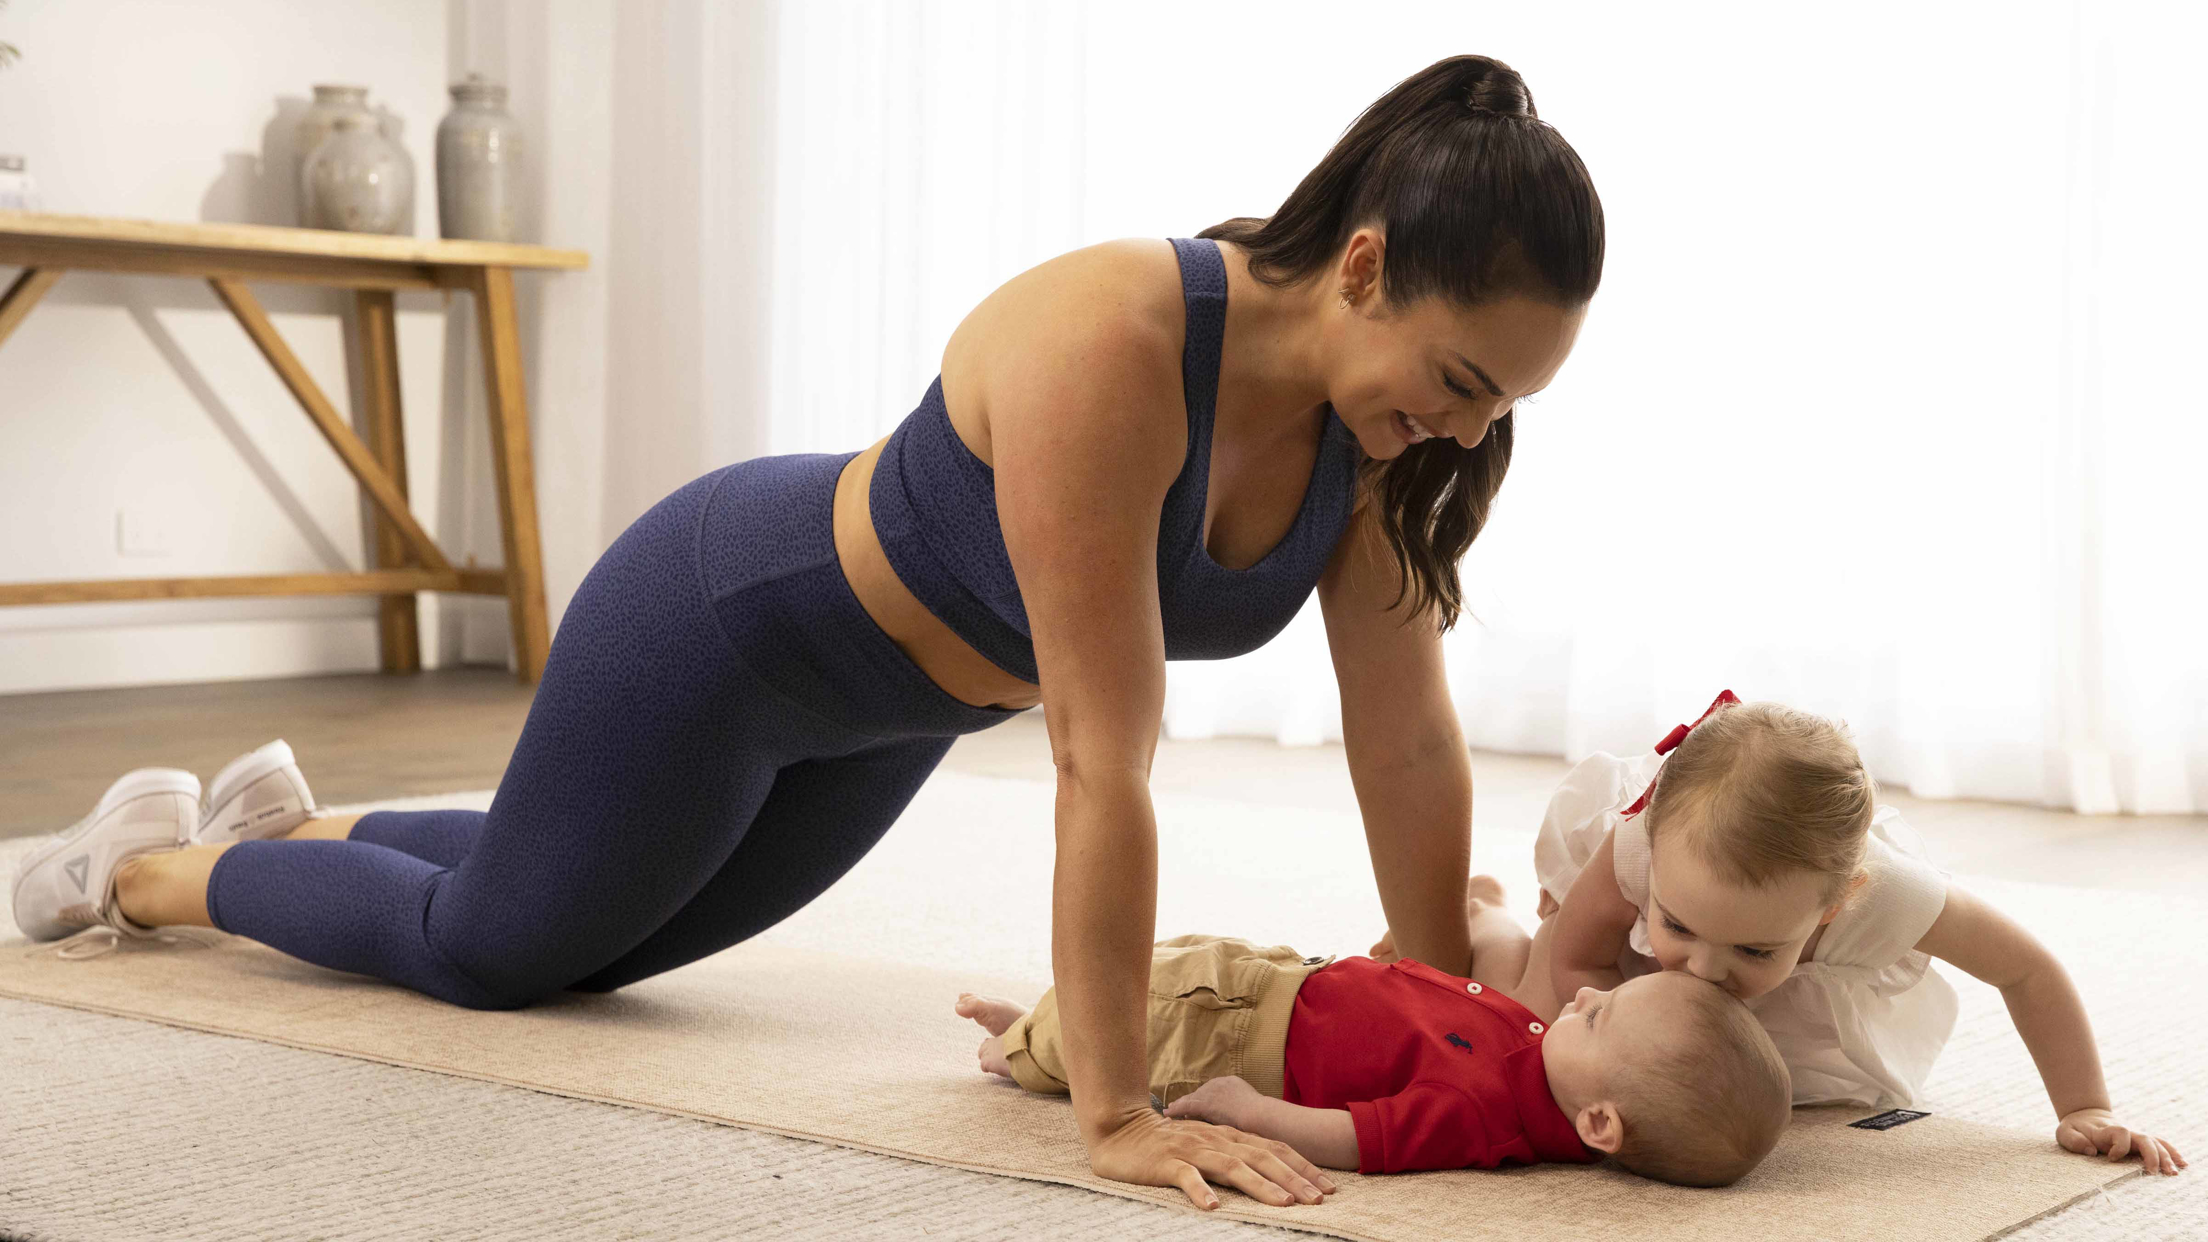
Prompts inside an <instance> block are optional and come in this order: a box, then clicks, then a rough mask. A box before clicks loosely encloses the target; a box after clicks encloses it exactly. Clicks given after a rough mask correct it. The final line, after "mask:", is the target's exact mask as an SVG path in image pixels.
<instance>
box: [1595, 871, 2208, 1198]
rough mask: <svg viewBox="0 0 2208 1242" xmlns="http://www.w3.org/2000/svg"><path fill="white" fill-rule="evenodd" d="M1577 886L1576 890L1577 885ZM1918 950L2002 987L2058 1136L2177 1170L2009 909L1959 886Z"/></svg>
mask: <svg viewBox="0 0 2208 1242" xmlns="http://www.w3.org/2000/svg"><path fill="white" fill-rule="evenodd" d="M1572 891H1573V892H1574V893H1577V892H1578V891H1579V889H1578V886H1577V885H1574V886H1573V889H1572ZM1566 908H1567V909H1568V908H1569V903H1567V907H1566ZM1917 949H1918V950H1919V951H1920V952H1924V953H1929V954H1931V955H1932V956H1934V957H1936V958H1940V959H1941V960H1943V961H1948V962H1953V963H1954V964H1955V965H1956V966H1958V967H1960V968H1961V969H1963V970H1966V971H1968V972H1970V973H1971V974H1972V975H1973V976H1975V977H1977V978H1979V979H1981V980H1984V981H1985V982H1987V983H1990V984H1992V985H1994V986H1995V987H1997V988H2000V989H2001V999H2002V1000H2003V1001H2004V1002H2006V1003H2007V1004H2008V1007H2009V1017H2010V1019H2011V1020H2013V1021H2014V1022H2015V1023H2016V1033H2017V1034H2018V1035H2020V1036H2022V1037H2023V1040H2024V1046H2025V1047H2026V1048H2028V1049H2030V1050H2031V1053H2032V1061H2033V1063H2034V1064H2036V1065H2037V1066H2038V1067H2039V1078H2040V1082H2041V1083H2043V1084H2044V1085H2045V1086H2046V1088H2047V1098H2048V1099H2049V1100H2050V1101H2051V1102H2053V1104H2054V1106H2055V1116H2056V1117H2057V1118H2058V1119H2059V1120H2058V1121H2057V1122H2056V1124H2055V1141H2056V1142H2057V1143H2060V1144H2061V1145H2062V1146H2063V1147H2065V1148H2067V1149H2069V1150H2071V1151H2074V1152H2077V1153H2079V1154H2081V1155H2088V1156H2094V1155H2106V1156H2107V1157H2108V1158H2109V1159H2111V1160H2121V1159H2123V1158H2124V1157H2125V1156H2126V1155H2128V1154H2130V1153H2131V1152H2133V1151H2137V1152H2138V1153H2139V1159H2140V1161H2141V1162H2142V1163H2144V1164H2145V1165H2146V1168H2147V1172H2149V1173H2170V1174H2174V1173H2176V1172H2177V1171H2178V1170H2179V1169H2182V1168H2184V1167H2185V1164H2186V1161H2185V1158H2184V1157H2183V1156H2181V1155H2179V1154H2178V1152H2177V1149H2176V1148H2175V1147H2172V1146H2170V1145H2169V1143H2167V1142H2165V1141H2163V1140H2161V1139H2157V1138H2155V1137H2153V1136H2151V1135H2147V1134H2142V1133H2140V1132H2138V1131H2136V1130H2132V1129H2130V1128H2128V1127H2126V1126H2123V1125H2120V1124H2118V1123H2117V1121H2116V1118H2115V1117H2114V1116H2113V1115H2112V1114H2111V1113H2110V1111H2109V1100H2108V1085H2107V1083H2106V1082H2105V1081H2104V1080H2103V1079H2102V1077H2101V1057H2100V1052H2099V1050H2098V1049H2097V1048H2096V1047H2095V1046H2094V1043H2093V1026H2092V1024H2091V1023H2090V1022H2089V1021H2087V1019H2086V1016H2085V1005H2084V1004H2083V1003H2082V1002H2081V1001H2079V999H2078V990H2077V988H2075V987H2074V986H2072V985H2071V983H2070V975H2069V973H2068V972H2067V971H2065V970H2063V968H2062V963H2061V962H2058V961H2056V960H2055V956H2054V954H2052V953H2049V952H2048V951H2047V947H2046V946H2045V945H2042V944H2041V943H2040V942H2039V941H2038V940H2037V939H2036V938H2034V937H2033V935H2032V934H2031V933H2030V932H2028V931H2025V930H2024V929H2023V928H2022V927H2019V926H2018V925H2017V924H2016V923H2014V922H2012V921H2011V920H2010V919H2009V918H2008V917H2007V916H2006V915H2004V914H2002V913H2001V912H2000V911H1998V910H1996V909H1994V908H1993V907H1991V906H1989V905H1987V904H1986V903H1984V902H1983V901H1980V900H1978V899H1977V898H1976V897H1973V896H1972V895H1970V894H1969V893H1966V892H1964V891H1963V890H1962V889H1959V888H1953V887H1951V888H1949V889H1948V890H1947V905H1946V907H1945V908H1943V909H1942V910H1941V911H1940V917H1939V918H1938V919H1936V920H1934V921H1933V923H1932V929H1931V930H1930V931H1928V932H1926V933H1925V934H1924V939H1922V940H1919V941H1918V942H1917Z"/></svg>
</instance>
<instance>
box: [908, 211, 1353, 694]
mask: <svg viewBox="0 0 2208 1242" xmlns="http://www.w3.org/2000/svg"><path fill="white" fill-rule="evenodd" d="M1173 249H1174V251H1175V253H1177V254H1178V255H1179V256H1180V260H1181V293H1182V296H1183V297H1184V298H1186V299H1187V302H1188V333H1187V339H1186V341H1185V342H1184V343H1183V345H1182V346H1181V382H1182V385H1183V387H1184V390H1185V394H1186V400H1187V403H1188V456H1187V458H1186V459H1185V460H1184V461H1183V462H1182V464H1181V473H1180V474H1179V476H1177V477H1176V478H1175V479H1174V480H1173V487H1172V490H1171V491H1168V492H1167V493H1166V494H1165V507H1164V509H1163V510H1162V511H1161V512H1160V513H1159V515H1158V603H1159V606H1160V609H1161V611H1162V613H1163V619H1164V622H1165V655H1166V658H1167V659H1169V660H1221V659H1225V658H1226V657H1228V656H1235V655H1241V654H1242V653H1244V652H1246V651H1254V650H1256V649H1257V648H1259V647H1261V646H1264V645H1265V643H1266V641H1267V640H1268V639H1270V638H1272V636H1273V635H1275V634H1278V633H1279V632H1280V631H1281V629H1282V628H1283V627H1285V626H1286V625H1287V624H1288V622H1289V621H1291V620H1293V619H1294V617H1295V615H1296V612H1297V610H1298V609H1300V608H1302V607H1303V601H1304V600H1305V599H1306V598H1307V597H1309V596H1310V594H1311V590H1312V588H1313V587H1315V586H1317V585H1318V582H1319V575H1320V574H1321V573H1322V572H1324V571H1325V569H1326V562H1327V558H1328V557H1330V556H1331V555H1333V552H1334V544H1335V542H1336V541H1337V540H1338V539H1340V538H1341V534H1342V530H1343V528H1344V527H1345V526H1347V525H1348V523H1349V512H1350V505H1351V501H1352V494H1353V490H1354V487H1355V484H1356V481H1357V468H1358V465H1359V464H1360V462H1361V461H1362V459H1363V451H1362V450H1361V449H1360V448H1359V446H1358V444H1357V440H1356V438H1355V437H1354V436H1352V435H1351V434H1350V431H1349V428H1347V427H1344V426H1343V425H1342V422H1341V420H1340V419H1338V418H1336V417H1335V416H1334V412H1333V410H1331V409H1329V410H1328V411H1327V414H1326V426H1325V429H1324V430H1323V431H1322V432H1321V435H1320V441H1319V456H1318V462H1317V464H1316V465H1314V466H1313V467H1312V469H1311V482H1310V483H1309V484H1308V485H1306V487H1305V489H1304V493H1303V505H1302V507H1301V508H1299V509H1298V510H1297V511H1296V520H1295V523H1294V524H1293V525H1291V526H1290V527H1289V528H1288V533H1287V534H1286V535H1284V536H1282V537H1281V540H1280V542H1279V543H1277V544H1275V545H1274V546H1273V549H1272V551H1270V552H1267V553H1266V554H1265V556H1264V558H1263V559H1262V560H1260V561H1258V562H1257V563H1256V564H1255V565H1252V566H1250V567H1249V568H1248V569H1227V568H1225V567H1223V566H1221V565H1220V564H1219V563H1218V562H1216V561H1214V560H1212V559H1211V554H1210V553H1209V552H1207V551H1205V550H1204V539H1203V533H1204V499H1205V494H1206V492H1208V491H1209V490H1210V484H1211V429H1212V412H1213V407H1214V404H1215V402H1216V400H1217V397H1218V391H1219V352H1220V344H1221V340H1222V338H1223V337H1224V336H1225V334H1226V323H1227V265H1226V260H1225V259H1224V258H1223V257H1221V255H1220V253H1219V247H1218V245H1217V244H1216V243H1214V242H1209V241H1192V240H1189V239H1187V238H1179V237H1176V238H1174V239H1173ZM867 502H868V507H869V509H870V510H871V511H872V515H873V518H874V531H875V534H876V535H878V536H879V537H880V539H881V542H882V551H883V552H884V553H885V554H886V555H887V556H888V559H889V564H890V567H891V568H892V569H895V570H896V571H897V576H898V578H900V579H902V580H903V581H904V584H905V587H906V589H908V590H910V591H911V592H912V593H913V595H914V597H916V598H917V599H919V601H920V602H921V603H922V604H924V605H926V607H927V609H928V611H929V612H932V613H934V614H935V615H936V616H937V617H938V618H940V619H941V620H942V622H943V624H945V625H947V626H949V627H950V628H951V632H952V633H954V634H956V635H958V636H959V637H960V638H962V639H964V640H965V641H966V642H967V643H968V644H970V645H971V646H972V647H973V648H974V650H976V651H979V652H980V653H981V654H982V655H984V656H986V657H987V658H988V660H989V662H990V663H992V664H994V665H996V666H997V667H998V668H1001V669H1003V670H1004V671H1005V672H1007V673H1010V674H1012V675H1013V676H1014V677H1018V678H1020V679H1021V680H1022V681H1030V682H1032V681H1036V680H1038V678H1037V677H1036V673H1035V644H1034V641H1033V639H1032V638H1031V637H1030V636H1029V632H1028V622H1027V607H1026V605H1025V604H1024V603H1022V602H1021V599H1020V584H1019V582H1018V580H1016V579H1015V578H1014V577H1013V576H1012V560H1011V557H1010V556H1009V555H1007V554H1006V552H1005V550H1004V531H1003V528H1002V527H1001V526H999V525H998V522H997V492H996V472H995V471H993V470H991V469H990V468H989V466H988V464H987V463H985V462H983V461H982V460H981V459H980V458H978V457H976V456H974V454H973V452H972V450H970V449H968V448H967V447H966V444H965V442H964V441H962V440H960V439H959V438H958V432H957V431H956V429H954V428H953V427H952V426H951V418H950V414H949V413H948V412H947V411H946V410H945V409H944V406H943V378H942V377H941V376H940V375H939V376H937V377H936V379H935V382H934V383H932V384H930V385H928V392H927V395H926V396H924V397H922V398H921V399H920V405H919V408H917V409H915V410H913V412H912V413H911V414H909V415H906V417H905V421H904V422H902V423H899V424H898V425H897V430H896V431H895V432H893V433H892V434H891V435H890V437H889V443H888V444H887V445H885V446H884V447H883V449H882V458H881V461H880V462H879V463H877V464H876V465H875V467H874V480H873V484H872V486H871V487H870V488H869V494H868V497H867Z"/></svg>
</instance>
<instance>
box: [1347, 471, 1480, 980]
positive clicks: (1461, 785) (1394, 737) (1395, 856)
mask: <svg viewBox="0 0 2208 1242" xmlns="http://www.w3.org/2000/svg"><path fill="white" fill-rule="evenodd" d="M1400 583H1401V579H1400V576H1399V574H1398V571H1397V569H1396V565H1395V558H1394V556H1393V555H1392V554H1391V553H1390V552H1389V550H1388V544H1387V540H1386V539H1385V538H1384V537H1383V536H1382V535H1381V532H1380V524H1379V522H1378V520H1377V519H1376V517H1375V516H1374V513H1373V510H1372V507H1371V505H1370V504H1364V505H1360V506H1359V508H1358V510H1357V512H1356V514H1355V515H1354V516H1352V517H1351V518H1350V521H1349V527H1348V529H1347V530H1345V531H1344V532H1343V533H1342V538H1341V542H1340V543H1339V544H1337V545H1336V546H1335V549H1334V555H1333V558H1332V559H1331V560H1330V561H1329V562H1328V563H1327V567H1326V573H1325V575H1324V576H1323V577H1321V578H1320V579H1319V606H1320V609H1321V611H1322V612H1323V613H1324V614H1325V617H1326V637H1327V645H1328V647H1329V648H1330V649H1331V651H1332V653H1333V657H1334V679H1335V681H1336V683H1337V684H1338V685H1339V686H1340V687H1341V693H1342V741H1343V746H1344V748H1345V749H1346V750H1347V751H1348V755H1349V777H1350V782H1351V784H1353V785H1354V786H1355V787H1356V790H1357V806H1358V809H1359V811H1361V812H1362V814H1363V816H1364V821H1365V846H1366V848H1367V849H1368V850H1369V851H1370V852H1371V854H1372V875H1373V880H1374V882H1375V883H1376V885H1377V886H1378V887H1379V890H1380V908H1381V911H1382V912H1383V913H1385V914H1386V915H1387V919H1388V929H1389V932H1390V933H1391V934H1392V936H1393V938H1394V942H1395V950H1396V952H1397V953H1399V954H1400V955H1401V956H1403V957H1408V958H1415V959H1417V960H1418V961H1421V962H1425V963H1426V964H1427V965H1429V966H1434V967H1437V968H1439V969H1442V970H1446V971H1448V972H1450V973H1451V974H1456V975H1464V974H1468V973H1470V971H1471V969H1472V945H1471V941H1470V939H1469V938H1468V936H1467V933H1466V929H1465V906H1464V884H1465V875H1466V873H1467V872H1468V871H1469V870H1470V869H1471V859H1472V760H1471V756H1470V754H1469V753H1468V752H1467V751H1466V749H1465V744H1464V732H1463V730H1462V729H1461V728H1460V727H1459V725H1458V723H1457V711H1456V708H1455V706H1453V705H1452V704H1451V703H1450V701H1449V684H1448V680H1447V678H1446V677H1445V676H1444V673H1443V666H1442V654H1441V629H1440V627H1439V626H1438V625H1437V624H1436V623H1435V621H1434V619H1433V617H1432V615H1431V614H1428V615H1425V616H1421V617H1419V618H1417V619H1416V620H1412V619H1411V617H1410V604H1409V601H1408V597H1406V598H1405V601H1404V603H1403V604H1402V605H1401V606H1400V607H1391V605H1394V604H1395V602H1396V595H1397V592H1398V589H1399V586H1400Z"/></svg>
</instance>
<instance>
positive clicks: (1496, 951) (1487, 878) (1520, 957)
mask: <svg viewBox="0 0 2208 1242" xmlns="http://www.w3.org/2000/svg"><path fill="white" fill-rule="evenodd" d="M1464 917H1465V926H1466V930H1467V931H1468V932H1469V933H1470V935H1471V938H1472V977H1473V978H1474V979H1477V980H1479V981H1480V982H1481V983H1483V984H1485V985H1487V986H1488V987H1491V988H1494V989H1496V990H1497V991H1500V992H1503V993H1505V994H1508V993H1511V992H1514V991H1516V990H1517V988H1518V984H1519V982H1520V981H1521V980H1522V979H1524V978H1525V974H1526V959H1527V957H1528V956H1529V955H1530V954H1531V953H1532V951H1533V937H1531V936H1528V935H1527V934H1526V929H1525V928H1523V927H1521V926H1519V925H1518V920H1517V919H1515V918H1512V917H1511V914H1510V911H1509V910H1507V909H1504V907H1503V885H1502V882H1501V881H1499V880H1497V879H1496V878H1495V877H1494V876H1491V875H1476V876H1473V877H1472V878H1471V880H1470V881H1469V882H1468V883H1467V884H1466V885H1465V901H1464Z"/></svg>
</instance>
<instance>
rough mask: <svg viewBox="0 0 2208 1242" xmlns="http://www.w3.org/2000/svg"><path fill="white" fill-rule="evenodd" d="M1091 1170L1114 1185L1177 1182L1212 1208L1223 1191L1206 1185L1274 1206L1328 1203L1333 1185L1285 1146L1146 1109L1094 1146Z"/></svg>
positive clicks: (1204, 1206) (1190, 1196) (1198, 1201)
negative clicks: (1327, 1192)
mask: <svg viewBox="0 0 2208 1242" xmlns="http://www.w3.org/2000/svg"><path fill="white" fill-rule="evenodd" d="M1245 1085H1247V1084H1245ZM1089 1168H1090V1169H1091V1170H1092V1171H1093V1172H1095V1173H1096V1175H1097V1176H1098V1177H1108V1178H1111V1179H1112V1180H1113V1181H1115V1182H1132V1183H1134V1184H1135V1185H1137V1186H1178V1187H1180V1188H1181V1192H1182V1193H1183V1194H1186V1195H1187V1196H1188V1201H1189V1202H1190V1203H1193V1204H1195V1205H1196V1206H1197V1207H1199V1208H1202V1209H1203V1210H1205V1211H1207V1212H1208V1211H1210V1210H1212V1209H1213V1208H1216V1207H1218V1206H1219V1196H1218V1195H1216V1194H1214V1193H1212V1190H1211V1187H1210V1186H1208V1185H1206V1184H1205V1183H1206V1182H1217V1183H1219V1184H1220V1185H1222V1186H1232V1187H1234V1188H1235V1189H1236V1190H1239V1191H1241V1192H1242V1193H1243V1194H1246V1195H1248V1196H1249V1197H1251V1198H1252V1199H1255V1200H1257V1201H1258V1202H1259V1203H1266V1204H1271V1205H1272V1206H1274V1207H1289V1206H1292V1205H1293V1204H1295V1203H1297V1202H1298V1201H1301V1202H1304V1203H1318V1202H1321V1201H1322V1200H1323V1199H1324V1198H1325V1192H1324V1191H1322V1190H1321V1189H1320V1187H1321V1186H1326V1187H1329V1188H1331V1187H1332V1186H1333V1184H1334V1183H1333V1181H1332V1179H1330V1178H1328V1177H1327V1176H1326V1175H1325V1174H1324V1173H1321V1172H1319V1170H1318V1166H1316V1165H1314V1164H1312V1163H1311V1162H1310V1161H1308V1160H1306V1159H1304V1158H1303V1157H1302V1156H1300V1155H1297V1154H1296V1151H1295V1149H1294V1148H1292V1147H1290V1146H1288V1145H1287V1144H1286V1143H1282V1142H1277V1141H1275V1140H1273V1139H1268V1138H1260V1137H1258V1136H1257V1135H1254V1134H1245V1133H1243V1132H1242V1131H1240V1130H1237V1129H1235V1128H1234V1127H1232V1126H1219V1125H1212V1124H1210V1123H1209V1122H1203V1121H1176V1120H1168V1119H1166V1118H1164V1117H1160V1116H1159V1115H1157V1114H1156V1113H1154V1112H1151V1111H1149V1110H1147V1109H1145V1110H1144V1111H1143V1112H1142V1113H1140V1114H1137V1115H1135V1116H1132V1117H1129V1118H1128V1119H1127V1120H1126V1121H1125V1122H1123V1123H1122V1124H1121V1125H1120V1126H1119V1128H1118V1129H1115V1130H1112V1131H1111V1132H1109V1133H1107V1134H1105V1135H1103V1136H1101V1137H1099V1138H1098V1139H1097V1140H1096V1142H1094V1143H1093V1144H1091V1145H1090V1147H1089Z"/></svg>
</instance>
